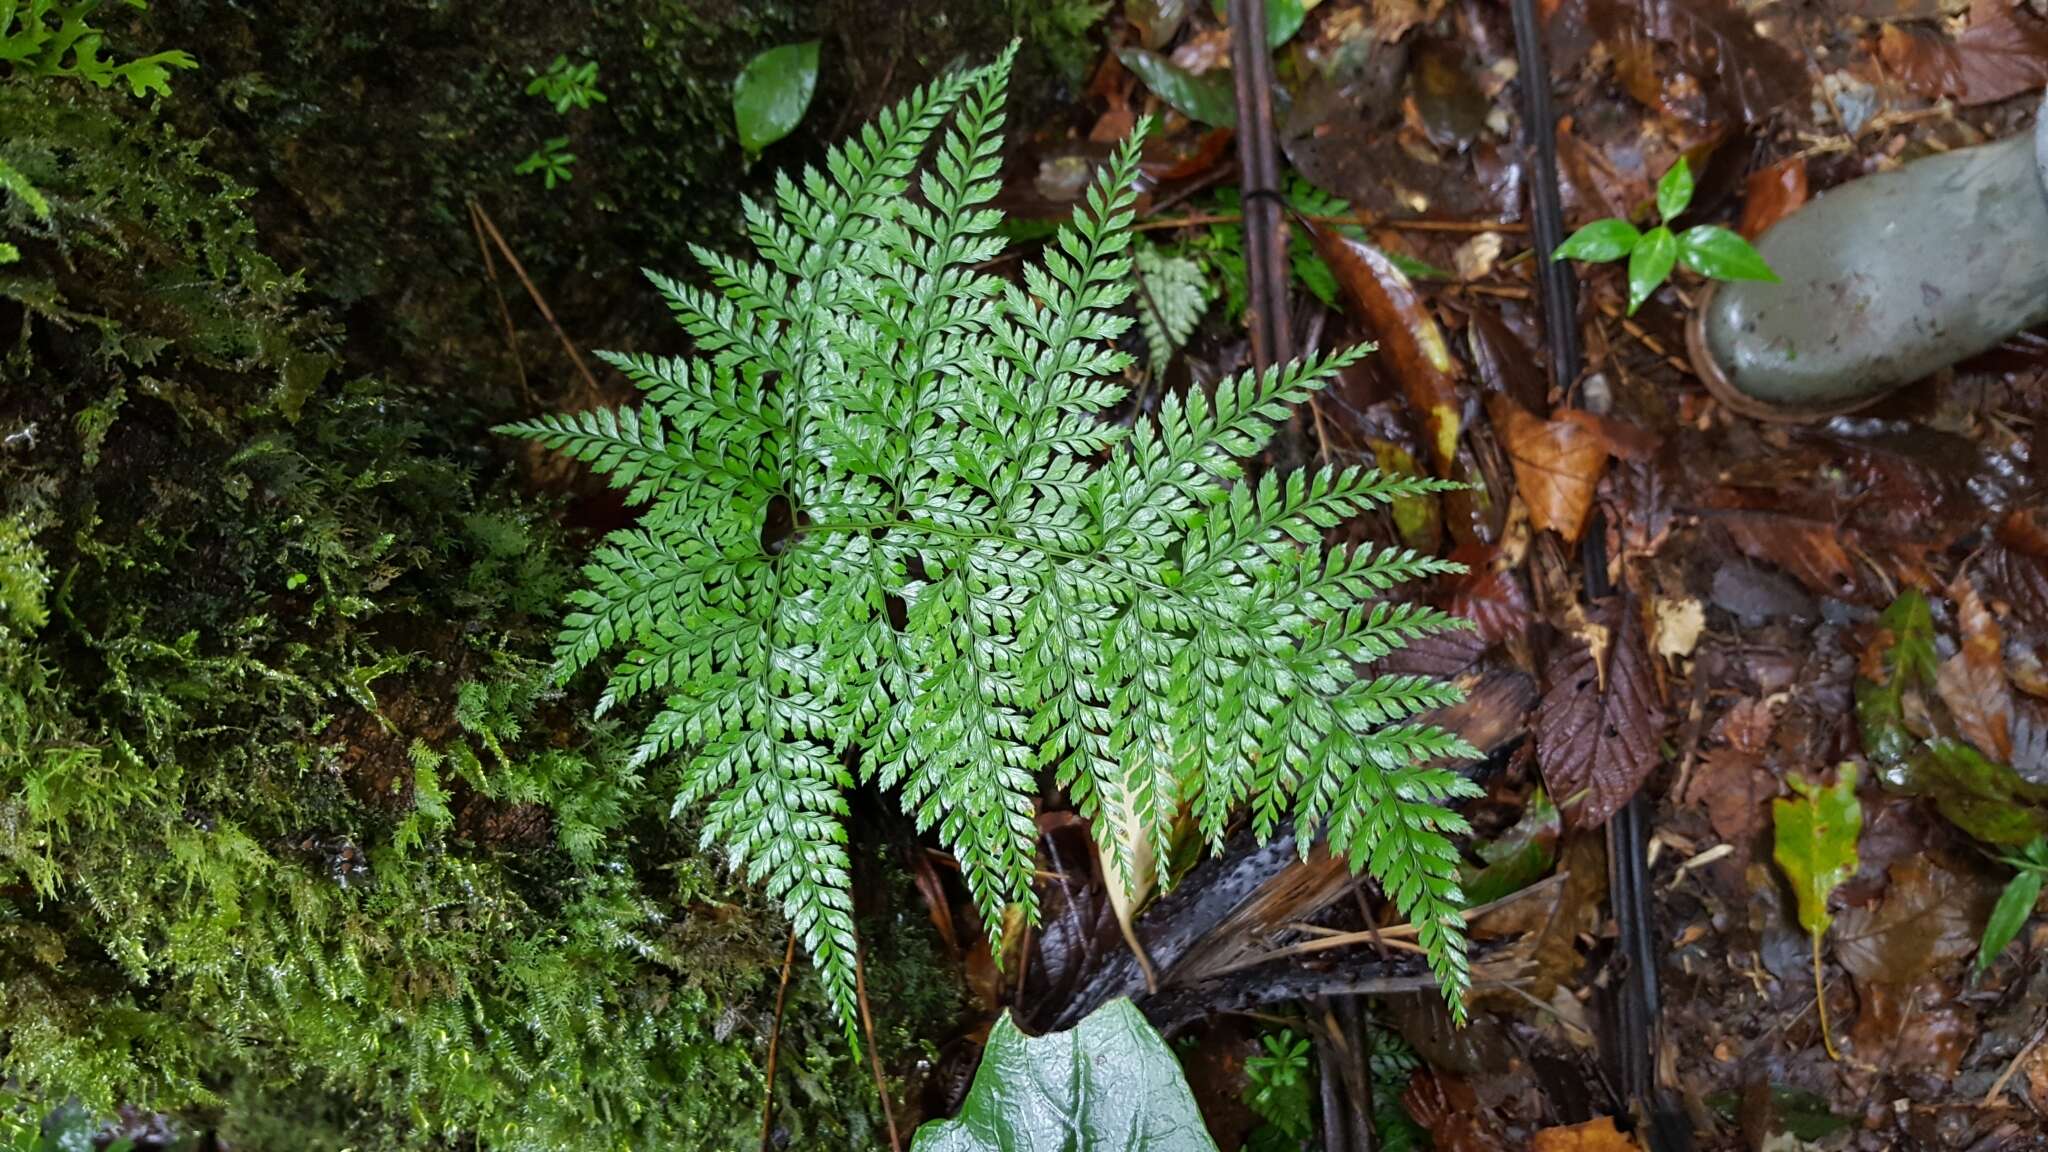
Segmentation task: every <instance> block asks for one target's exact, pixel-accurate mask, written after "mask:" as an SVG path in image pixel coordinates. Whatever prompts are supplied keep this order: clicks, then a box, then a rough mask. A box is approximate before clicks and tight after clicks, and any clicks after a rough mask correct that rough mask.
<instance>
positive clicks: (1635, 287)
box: [1628, 228, 1678, 316]
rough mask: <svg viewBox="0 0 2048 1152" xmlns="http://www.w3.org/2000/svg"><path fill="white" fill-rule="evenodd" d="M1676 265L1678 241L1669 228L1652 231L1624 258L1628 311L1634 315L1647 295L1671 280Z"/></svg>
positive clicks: (1645, 234)
mask: <svg viewBox="0 0 2048 1152" xmlns="http://www.w3.org/2000/svg"><path fill="white" fill-rule="evenodd" d="M1676 263H1678V237H1676V236H1673V235H1672V234H1671V229H1669V228H1652V229H1650V230H1649V231H1648V232H1645V233H1643V238H1642V239H1641V240H1639V241H1637V242H1636V246H1635V250H1634V251H1632V252H1630V253H1629V254H1628V311H1629V315H1631V316H1633V315H1635V311H1636V309H1638V308H1640V307H1642V306H1643V301H1645V300H1648V299H1649V298H1650V293H1652V292H1655V291H1656V290H1657V286H1658V285H1659V284H1662V283H1664V281H1665V280H1667V279H1669V278H1670V276H1671V268H1672V265H1674V264H1676Z"/></svg>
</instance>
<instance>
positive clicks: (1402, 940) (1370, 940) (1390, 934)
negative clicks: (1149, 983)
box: [1204, 872, 1571, 980]
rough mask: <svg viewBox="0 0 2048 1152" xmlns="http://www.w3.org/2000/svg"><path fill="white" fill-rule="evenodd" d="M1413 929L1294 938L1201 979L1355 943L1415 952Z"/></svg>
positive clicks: (1485, 907)
mask: <svg viewBox="0 0 2048 1152" xmlns="http://www.w3.org/2000/svg"><path fill="white" fill-rule="evenodd" d="M1570 875H1571V873H1569V872H1556V873H1552V874H1551V875H1549V876H1546V877H1544V878H1543V879H1541V880H1538V881H1537V882H1536V883H1534V884H1531V885H1529V886H1528V887H1527V888H1523V889H1521V890H1520V891H1518V892H1511V893H1509V894H1508V895H1506V896H1503V897H1501V898H1500V899H1498V900H1492V901H1489V902H1487V903H1485V904H1481V905H1479V906H1478V907H1476V908H1465V909H1461V910H1460V911H1459V913H1458V915H1459V916H1460V917H1461V918H1463V919H1464V920H1465V922H1466V923H1468V924H1469V923H1471V922H1472V921H1473V920H1475V919H1477V918H1478V917H1480V916H1483V915H1485V914H1486V913H1488V912H1491V911H1493V910H1494V909H1496V908H1501V907H1504V906H1505V905H1508V904H1512V903H1514V902H1515V901H1517V900H1524V899H1527V898H1528V897H1530V896H1533V895H1535V894H1536V893H1538V892H1542V891H1545V890H1547V889H1550V888H1554V887H1556V886H1558V885H1559V884H1562V883H1564V882H1565V880H1566V878H1568V877H1569V876H1570ZM1417 932H1418V928H1417V927H1416V925H1414V924H1394V925H1391V926H1389V927H1386V928H1378V927H1374V928H1367V929H1365V930H1364V931H1360V932H1331V933H1329V934H1328V935H1324V936H1318V937H1316V938H1315V939H1313V940H1298V941H1296V942H1294V943H1292V944H1288V945H1285V946H1283V947H1280V948H1275V949H1274V950H1272V951H1271V952H1263V953H1260V954H1258V955H1256V956H1247V957H1245V958H1244V959H1242V960H1239V961H1237V962H1236V963H1234V964H1230V965H1228V966H1226V967H1223V968H1219V969H1217V970H1216V971H1214V972H1209V973H1207V974H1205V976H1204V979H1211V980H1213V979H1215V978H1216V977H1219V976H1227V975H1229V974H1230V973H1232V972H1240V971H1243V970H1244V969H1246V968H1256V967H1258V966H1259V965H1261V964H1265V963H1268V962H1270V961H1273V960H1284V959H1286V958H1288V957H1291V956H1308V955H1311V954H1313V953H1316V952H1328V951H1330V950H1331V949H1333V948H1349V947H1351V946H1352V945H1355V944H1372V945H1375V946H1379V947H1382V948H1387V947H1392V948H1400V949H1402V950H1404V951H1416V952H1419V951H1422V949H1419V948H1417V947H1416V946H1415V945H1413V944H1410V943H1408V938H1409V937H1411V936H1414V935H1416V933H1417Z"/></svg>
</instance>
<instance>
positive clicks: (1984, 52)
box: [1878, 0, 2048, 106]
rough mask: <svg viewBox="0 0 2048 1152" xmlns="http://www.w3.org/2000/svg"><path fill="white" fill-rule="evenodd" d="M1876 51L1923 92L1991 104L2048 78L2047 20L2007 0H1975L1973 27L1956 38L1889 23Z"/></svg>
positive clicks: (1960, 101)
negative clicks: (1951, 38)
mask: <svg viewBox="0 0 2048 1152" xmlns="http://www.w3.org/2000/svg"><path fill="white" fill-rule="evenodd" d="M1878 53H1879V55H1881V56H1882V57H1883V58H1884V62H1885V65H1886V66H1887V67H1889V68H1890V69H1891V70H1892V71H1893V72H1895V73H1897V74H1898V75H1899V76H1900V77H1902V78H1903V79H1904V80H1905V82H1906V86H1907V87H1908V88H1911V89H1913V90H1914V91H1916V92H1918V93H1919V94H1921V95H1923V96H1928V97H1934V96H1952V97H1954V98H1955V100H1956V102H1957V103H1958V104H1963V105H1966V106H1967V105H1972V104H1992V103H1996V102H1997V101H2000V100H2004V99H2007V98H2009V97H2012V96H2017V95H2019V94H2020V93H2022V92H2032V91H2036V90H2038V89H2039V88H2040V87H2041V86H2042V85H2043V84H2048V20H2043V19H2042V18H2041V17H2039V16H2036V15H2034V13H2033V12H2032V11H2030V10H2028V9H2027V8H2026V7H2024V6H2023V5H2018V4H2013V3H2009V2H2008V0H1976V3H1974V4H1972V5H1971V7H1970V27H1969V29H1968V30H1967V31H1965V32H1964V33H1963V34H1962V35H1961V36H1960V37H1958V38H1957V39H1956V40H1954V41H1953V42H1951V41H1949V40H1948V39H1946V38H1944V37H1942V36H1940V35H1938V34H1936V33H1932V32H1927V31H1924V30H1920V29H1912V28H1907V27H1905V26H1903V25H1898V24H1887V25H1885V27H1884V32H1883V34H1882V36H1881V38H1880V39H1879V41H1878Z"/></svg>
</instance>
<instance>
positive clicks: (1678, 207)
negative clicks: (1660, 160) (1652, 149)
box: [1657, 156, 1693, 224]
mask: <svg viewBox="0 0 2048 1152" xmlns="http://www.w3.org/2000/svg"><path fill="white" fill-rule="evenodd" d="M1692 186H1693V182H1692V165H1690V164H1688V163H1686V161H1685V157H1683V156H1680V157H1679V158H1678V161H1677V162H1676V163H1674V164H1673V165H1671V167H1669V168H1666V169H1665V170H1664V178H1663V179H1662V180H1659V181H1657V215H1658V216H1660V217H1662V218H1663V220H1664V223H1666V224H1669V223H1671V222H1672V221H1673V220H1676V219H1677V218H1678V214H1679V213H1680V212H1683V211H1685V209H1686V206H1687V205H1688V204H1691V203H1692Z"/></svg>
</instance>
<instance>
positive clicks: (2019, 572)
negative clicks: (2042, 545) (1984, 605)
mask: <svg viewBox="0 0 2048 1152" xmlns="http://www.w3.org/2000/svg"><path fill="white" fill-rule="evenodd" d="M1983 572H1984V578H1985V586H1986V587H1987V588H1988V589H1989V590H1990V593H1991V597H1992V599H1994V600H1997V601H1999V602H2001V603H2003V604H2004V605H2005V611H2006V612H2007V613H2009V614H2010V616H2011V618H2012V619H2013V620H2014V621H2016V622H2018V623H2019V624H2022V625H2024V626H2025V627H2027V628H2031V629H2033V630H2035V631H2037V632H2040V631H2048V560H2043V559H2041V558H2040V557H2038V556H2029V555H2027V554H2026V553H2024V552H2022V551H2020V550H2019V549H2017V548H2011V547H2008V546H2006V545H2005V544H2003V543H1999V544H1993V545H1992V546H1991V547H1989V548H1987V549H1985V550H1984V559H1983Z"/></svg>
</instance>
